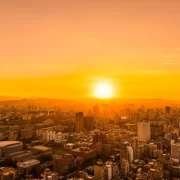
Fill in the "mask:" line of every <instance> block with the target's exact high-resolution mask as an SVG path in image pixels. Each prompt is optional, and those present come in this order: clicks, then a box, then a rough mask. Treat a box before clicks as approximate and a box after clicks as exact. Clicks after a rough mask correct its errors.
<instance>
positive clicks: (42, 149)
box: [31, 146, 52, 156]
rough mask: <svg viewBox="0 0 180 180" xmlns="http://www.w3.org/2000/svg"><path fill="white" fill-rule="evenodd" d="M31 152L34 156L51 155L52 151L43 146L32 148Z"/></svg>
mask: <svg viewBox="0 0 180 180" xmlns="http://www.w3.org/2000/svg"><path fill="white" fill-rule="evenodd" d="M31 151H32V153H33V154H34V155H44V156H47V155H52V149H51V148H49V147H45V146H33V147H32V149H31Z"/></svg>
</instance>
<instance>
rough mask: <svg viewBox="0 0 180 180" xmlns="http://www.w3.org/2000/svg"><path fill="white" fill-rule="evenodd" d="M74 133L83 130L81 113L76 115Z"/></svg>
mask: <svg viewBox="0 0 180 180" xmlns="http://www.w3.org/2000/svg"><path fill="white" fill-rule="evenodd" d="M75 129H76V132H81V131H82V130H83V129H84V117H83V112H78V113H76V124H75Z"/></svg>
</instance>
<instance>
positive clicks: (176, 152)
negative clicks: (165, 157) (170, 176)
mask: <svg viewBox="0 0 180 180" xmlns="http://www.w3.org/2000/svg"><path fill="white" fill-rule="evenodd" d="M171 157H172V158H173V159H180V143H176V144H171Z"/></svg>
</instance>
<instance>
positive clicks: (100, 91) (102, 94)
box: [94, 82, 114, 99]
mask: <svg viewBox="0 0 180 180" xmlns="http://www.w3.org/2000/svg"><path fill="white" fill-rule="evenodd" d="M113 96H114V87H113V84H111V83H110V82H98V83H96V84H95V86H94V97H96V98H102V99H108V98H112V97H113Z"/></svg>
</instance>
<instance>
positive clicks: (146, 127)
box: [138, 122, 151, 142]
mask: <svg viewBox="0 0 180 180" xmlns="http://www.w3.org/2000/svg"><path fill="white" fill-rule="evenodd" d="M150 140H151V132H150V122H139V123H138V141H141V142H149V141H150Z"/></svg>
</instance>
